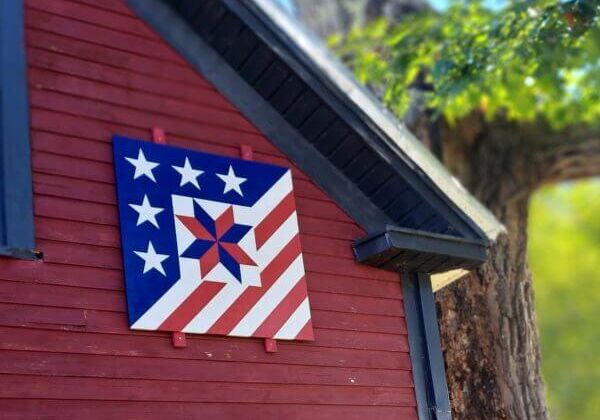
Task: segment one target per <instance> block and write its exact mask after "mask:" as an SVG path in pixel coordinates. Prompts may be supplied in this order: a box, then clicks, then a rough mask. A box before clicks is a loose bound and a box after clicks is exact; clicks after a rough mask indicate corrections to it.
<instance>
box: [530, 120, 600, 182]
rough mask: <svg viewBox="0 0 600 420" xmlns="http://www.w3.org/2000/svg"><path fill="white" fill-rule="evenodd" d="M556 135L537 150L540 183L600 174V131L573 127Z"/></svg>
mask: <svg viewBox="0 0 600 420" xmlns="http://www.w3.org/2000/svg"><path fill="white" fill-rule="evenodd" d="M557 137H558V138H557V139H556V141H553V142H548V143H546V146H545V147H544V149H542V150H540V152H541V153H540V160H539V161H538V162H540V163H541V164H540V168H541V172H540V174H539V181H540V184H549V183H556V182H562V181H571V180H576V179H582V178H590V177H593V176H598V175H600V132H589V133H585V132H582V131H581V130H577V129H574V130H572V131H571V132H569V131H564V132H563V133H562V134H561V135H557Z"/></svg>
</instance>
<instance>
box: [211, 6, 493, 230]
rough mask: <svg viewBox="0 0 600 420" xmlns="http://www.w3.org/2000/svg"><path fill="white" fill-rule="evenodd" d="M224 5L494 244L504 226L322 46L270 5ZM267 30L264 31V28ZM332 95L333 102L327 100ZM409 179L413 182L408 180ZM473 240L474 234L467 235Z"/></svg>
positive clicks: (457, 218)
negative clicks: (324, 90) (318, 86)
mask: <svg viewBox="0 0 600 420" xmlns="http://www.w3.org/2000/svg"><path fill="white" fill-rule="evenodd" d="M223 2H224V3H225V4H226V5H227V6H228V7H229V8H230V9H231V10H232V11H234V12H235V13H236V14H238V16H239V17H240V18H241V19H243V20H244V22H245V23H246V24H247V25H249V26H250V27H252V28H253V30H254V31H256V33H257V35H259V36H260V37H262V38H263V40H264V41H266V42H268V43H269V45H270V46H271V47H272V48H274V50H275V51H276V52H277V53H278V54H280V56H281V58H282V59H284V61H286V63H287V64H288V65H289V66H290V67H291V68H292V69H293V70H294V71H295V72H297V73H298V74H300V75H302V76H304V77H308V79H309V80H312V81H316V82H318V83H319V84H320V85H322V86H323V87H324V88H325V89H327V90H328V92H323V91H321V93H329V95H325V96H323V99H324V100H325V101H326V102H327V103H328V104H329V105H330V106H331V107H332V108H333V109H335V110H336V112H341V113H342V114H343V115H344V116H345V118H348V117H349V115H350V116H353V117H354V118H356V119H358V120H359V123H360V125H361V126H357V125H356V124H352V126H353V128H355V129H357V131H358V132H359V133H360V134H361V135H363V138H364V140H365V141H367V142H368V143H369V145H370V146H371V147H372V149H373V150H374V151H375V152H377V153H378V154H379V155H380V156H381V157H382V158H383V159H384V160H386V161H388V162H390V163H391V164H392V165H393V167H394V168H395V169H396V170H397V171H398V172H399V173H401V174H402V175H405V176H406V175H407V174H405V173H403V172H405V171H406V168H405V167H404V168H403V166H404V165H401V164H400V163H401V162H402V163H403V164H405V165H407V167H408V168H410V169H412V170H413V171H415V172H418V173H419V174H420V175H421V177H420V178H421V182H423V183H424V184H425V185H415V186H414V187H415V189H417V190H418V191H419V192H420V193H421V194H422V195H423V197H424V198H425V199H426V200H427V201H429V202H430V204H431V205H433V206H434V207H437V208H439V207H440V205H443V206H445V207H446V208H447V209H448V210H450V211H449V212H445V213H444V214H445V215H446V216H448V217H449V221H450V222H451V223H453V224H455V225H457V227H461V226H462V227H463V229H462V231H463V233H464V231H465V226H468V228H470V230H471V231H474V232H475V233H476V235H475V236H479V237H482V238H483V237H485V238H487V239H488V240H494V239H495V238H496V236H497V235H498V234H499V233H500V232H503V231H504V227H503V226H502V224H501V223H500V222H499V221H498V220H497V219H496V218H495V217H494V216H493V215H492V214H491V212H490V211H489V210H488V209H486V208H485V207H484V206H483V205H482V204H481V203H480V202H479V201H477V199H475V198H474V197H472V196H471V195H470V194H469V193H468V191H466V189H465V188H464V187H463V186H462V185H460V183H459V181H458V180H456V179H455V178H454V177H453V176H452V175H451V174H450V173H449V172H448V171H447V170H446V169H445V168H444V166H443V165H442V164H441V163H440V162H439V161H438V160H437V159H436V158H435V157H433V155H431V153H430V152H429V150H427V149H426V148H425V147H424V146H423V145H422V144H421V142H419V141H418V140H417V139H416V138H414V136H413V135H412V134H411V133H410V132H409V131H408V130H407V129H406V128H405V127H404V126H403V125H402V124H401V123H400V122H399V121H397V120H396V119H395V118H394V116H392V115H391V114H390V113H389V112H388V111H387V110H386V109H385V108H384V107H383V106H382V105H381V104H380V102H379V101H378V100H377V99H376V98H374V97H373V95H372V94H371V93H370V92H368V91H367V90H366V89H365V88H364V87H362V86H361V85H360V84H358V82H356V79H355V78H354V77H353V76H352V75H351V74H350V73H349V71H348V70H347V68H346V67H345V66H343V65H342V64H341V63H340V62H339V61H338V60H337V59H336V58H335V57H333V56H332V55H331V54H330V53H329V52H328V50H327V49H326V48H324V47H323V45H322V42H320V40H318V39H317V38H316V37H315V36H313V35H312V34H310V33H308V32H307V31H306V30H304V28H303V27H302V26H301V25H300V24H299V23H297V22H295V21H294V20H293V19H292V18H290V17H289V16H287V14H286V12H284V11H283V10H281V8H280V7H278V6H277V5H274V4H272V2H271V1H270V0H252V1H237V0H223ZM261 25H263V26H264V27H265V28H266V29H267V31H264V29H265V28H261V27H260V26H261ZM326 96H329V97H326ZM406 179H410V177H406ZM468 236H471V237H472V236H473V234H471V235H468Z"/></svg>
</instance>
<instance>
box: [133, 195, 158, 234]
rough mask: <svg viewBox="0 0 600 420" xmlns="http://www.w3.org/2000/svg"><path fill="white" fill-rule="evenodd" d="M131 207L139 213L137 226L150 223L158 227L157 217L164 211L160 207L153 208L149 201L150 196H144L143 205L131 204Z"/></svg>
mask: <svg viewBox="0 0 600 420" xmlns="http://www.w3.org/2000/svg"><path fill="white" fill-rule="evenodd" d="M129 207H131V208H132V209H134V210H135V211H137V213H138V219H137V224H136V226H139V225H141V224H142V223H144V222H150V223H152V224H153V225H154V226H156V227H158V222H157V221H156V215H157V214H158V213H160V212H161V211H163V210H164V209H163V208H160V207H152V205H151V204H150V200H148V196H147V195H146V194H144V199H143V200H142V204H130V205H129Z"/></svg>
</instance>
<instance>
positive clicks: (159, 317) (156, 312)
mask: <svg viewBox="0 0 600 420" xmlns="http://www.w3.org/2000/svg"><path fill="white" fill-rule="evenodd" d="M198 286H199V283H198V282H195V281H192V279H187V280H186V279H180V280H178V281H177V282H176V283H175V284H174V285H173V286H171V288H170V289H169V290H167V291H166V293H165V294H164V295H162V296H161V297H160V299H158V300H157V301H156V303H155V304H154V305H152V306H151V307H150V309H148V310H147V311H146V312H145V313H144V315H142V316H141V317H140V318H138V320H137V321H135V323H134V324H133V325H132V326H131V328H133V329H135V330H156V329H157V328H158V327H159V326H160V324H162V323H163V322H164V320H165V319H167V317H168V316H169V315H171V313H173V311H174V310H175V309H176V308H177V307H178V306H179V305H180V304H181V303H182V302H183V301H184V300H185V299H186V298H187V297H188V296H189V295H190V294H191V293H192V292H193V291H194V290H196V288H197V287H198Z"/></svg>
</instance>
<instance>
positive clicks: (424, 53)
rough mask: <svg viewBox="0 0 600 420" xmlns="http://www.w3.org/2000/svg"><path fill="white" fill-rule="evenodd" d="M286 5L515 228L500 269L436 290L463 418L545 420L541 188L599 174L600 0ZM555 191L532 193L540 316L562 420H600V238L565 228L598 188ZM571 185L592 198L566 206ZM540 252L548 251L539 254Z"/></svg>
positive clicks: (494, 262)
mask: <svg viewBox="0 0 600 420" xmlns="http://www.w3.org/2000/svg"><path fill="white" fill-rule="evenodd" d="M279 1H280V3H281V4H283V5H284V6H286V7H287V8H288V9H289V10H292V11H293V13H295V15H296V16H297V17H298V18H299V19H300V20H301V21H303V22H304V23H305V24H306V25H308V26H309V27H311V28H313V30H314V31H315V32H317V33H318V34H319V35H320V36H322V37H324V38H329V41H330V45H331V46H332V47H333V48H334V50H335V51H336V52H337V54H339V55H340V57H341V58H342V59H343V60H344V61H345V62H346V63H347V64H348V65H349V66H350V67H351V68H352V69H353V70H354V72H355V74H356V76H357V77H358V79H359V80H360V81H361V82H363V83H364V84H365V85H366V86H368V87H369V88H370V89H371V90H372V91H373V92H374V93H375V94H376V95H378V96H379V97H380V98H381V100H382V101H383V102H384V103H385V104H386V106H387V107H388V108H389V109H390V110H392V111H393V112H394V113H395V114H396V115H397V116H398V117H399V118H400V119H401V120H403V122H404V123H405V124H406V125H407V126H408V127H409V128H410V129H411V130H412V131H413V133H415V134H416V135H417V137H418V138H419V139H420V140H421V141H423V142H424V143H425V144H426V145H427V146H429V148H430V149H431V150H432V151H433V152H434V153H435V154H436V155H437V156H438V158H440V160H442V162H444V164H445V165H446V166H447V167H448V168H449V169H450V171H451V172H452V173H453V174H454V175H455V176H457V177H458V178H459V179H460V180H461V181H462V183H463V184H464V185H465V186H466V187H467V188H468V189H469V190H470V191H471V192H472V193H473V194H474V195H475V196H476V197H478V198H479V199H480V200H481V201H482V202H483V203H484V204H485V205H487V206H488V207H489V208H490V209H491V210H492V211H493V212H494V214H495V215H496V216H497V217H498V218H499V219H500V220H501V221H502V222H503V223H504V224H505V226H506V227H507V233H506V235H503V236H501V237H500V238H499V240H498V241H497V242H496V243H495V245H494V246H493V247H492V249H491V252H490V254H491V255H490V260H489V262H488V263H486V264H485V265H483V266H482V267H481V268H479V269H478V270H476V271H474V272H473V273H472V274H471V275H470V276H469V278H468V279H463V280H461V281H459V282H456V283H454V284H453V285H451V286H450V287H447V288H446V289H444V290H443V291H441V292H439V293H438V294H437V300H438V303H439V306H440V311H439V320H440V329H441V336H442V345H443V348H444V357H445V361H446V365H447V375H448V384H449V390H450V393H451V401H452V408H453V413H454V415H455V416H456V417H458V418H465V419H495V418H501V419H505V418H510V419H545V418H547V417H548V416H549V414H548V410H547V407H546V401H545V392H544V384H543V381H542V378H541V371H540V350H539V337H538V328H537V320H536V313H535V308H534V301H533V283H532V276H531V273H530V269H529V265H528V256H527V248H528V231H527V227H528V220H529V204H530V199H531V197H532V196H533V194H534V193H535V192H536V191H538V190H539V189H540V188H541V187H543V186H545V185H551V184H557V183H560V182H565V181H572V180H577V179H582V178H588V177H593V176H598V175H600V122H599V117H600V100H599V99H600V22H599V18H598V15H599V13H600V1H599V0H571V1H550V0H529V1H520V0H519V1H517V0H513V1H492V0H488V1H477V0H463V1H458V0H457V1H454V2H450V3H449V4H448V2H447V1H444V0H434V1H433V2H432V3H434V6H435V8H432V7H431V4H429V3H428V2H426V1H424V0H295V1H294V0H279ZM594 185H596V184H594ZM556 191H558V192H555V191H554V190H548V191H544V192H543V194H542V195H541V196H540V197H542V198H539V199H536V201H535V202H534V206H533V208H532V211H533V212H534V215H538V214H540V213H541V214H545V215H546V216H547V218H546V219H543V218H542V219H540V220H539V221H538V220H537V219H536V220H534V221H533V222H532V223H534V225H533V229H534V232H539V230H537V229H539V228H537V226H538V225H537V223H543V222H544V220H545V221H546V222H547V223H548V225H546V226H545V227H544V229H546V230H545V232H544V233H543V235H542V237H541V239H539V238H537V237H536V239H535V240H534V242H532V245H531V248H530V249H531V250H532V258H533V261H534V264H535V265H534V268H536V269H538V270H542V271H539V273H541V274H539V278H540V282H539V283H540V284H544V285H548V287H547V288H546V287H544V288H542V289H540V290H539V294H540V303H539V310H540V311H541V312H543V313H544V315H548V314H550V315H551V317H550V318H542V321H541V324H540V325H541V328H542V332H543V333H545V336H544V337H543V344H545V345H546V347H548V353H551V354H552V356H549V363H550V364H551V366H550V365H549V364H546V365H545V367H546V368H547V369H546V374H547V377H548V378H549V380H552V381H555V380H557V379H555V378H561V379H560V382H561V383H560V385H557V386H558V388H551V393H550V397H551V399H552V401H553V402H554V403H555V405H554V406H553V407H555V408H556V411H557V413H558V414H561V415H564V416H566V418H583V417H580V416H583V415H584V414H583V413H585V412H586V410H587V411H589V412H591V413H592V415H595V416H597V414H596V413H597V412H598V411H597V408H598V407H597V404H598V403H597V401H598V398H597V393H596V394H593V395H592V394H590V393H586V392H589V389H590V388H589V387H590V386H591V389H592V391H594V388H595V387H596V385H595V384H594V385H589V383H590V382H591V380H590V381H589V382H587V385H586V384H585V383H584V382H585V381H586V380H588V379H585V378H590V377H591V378H593V379H594V378H597V376H595V377H594V376H593V374H594V372H595V374H597V369H598V368H597V367H596V366H595V365H594V364H593V361H594V358H593V354H592V352H594V350H595V349H594V344H592V343H593V341H591V342H589V343H583V340H585V338H582V337H588V338H589V339H590V340H591V339H594V338H597V335H596V334H597V333H596V334H594V333H591V332H589V331H586V330H585V326H584V325H586V324H584V323H583V322H578V321H581V320H582V319H583V318H584V316H585V313H586V312H585V311H586V310H587V308H593V307H594V305H593V303H595V302H597V300H594V296H597V294H593V290H594V289H593V285H594V278H595V279H597V278H598V275H597V274H596V273H593V272H590V273H588V274H587V275H588V276H590V275H591V276H592V278H590V277H588V278H585V277H580V276H585V275H586V273H587V272H586V269H589V270H591V269H590V268H589V267H590V265H589V264H594V261H592V262H590V261H588V260H586V258H588V257H584V256H583V254H586V253H588V252H589V250H590V247H592V246H594V244H597V243H598V241H597V240H594V241H592V239H590V238H591V237H590V238H588V239H589V241H587V242H586V240H584V239H583V236H584V235H583V234H581V235H579V234H578V233H576V232H575V230H569V226H570V223H571V222H569V221H568V216H566V214H567V213H566V212H567V210H568V209H570V210H571V211H574V212H577V211H579V210H582V208H581V205H582V204H581V203H585V202H586V201H587V202H588V204H584V205H583V208H585V206H586V205H589V206H591V205H590V204H589V203H590V202H591V200H593V199H595V201H594V202H595V203H597V200H598V190H597V187H590V188H584V187H570V188H569V189H567V190H563V189H559V190H556ZM565 191H566V192H565ZM580 191H581V192H580ZM570 194H574V196H573V197H574V198H573V200H575V203H580V204H572V205H571V206H568V205H567V204H566V203H565V200H568V199H569V198H570V197H571V196H570ZM549 203H550V204H549ZM544 206H549V207H544ZM577 206H579V207H577ZM560 209H562V210H560ZM582 211H583V210H582ZM586 211H587V210H586ZM586 214H587V215H588V217H589V218H590V220H593V219H594V218H596V219H597V218H598V212H595V213H586ZM555 216H556V217H558V216H561V217H562V219H560V218H557V219H556V220H554V219H549V218H551V217H555ZM577 217H578V220H583V215H582V214H580V215H578V216H577ZM593 223H594V222H593V221H589V220H588V223H587V225H586V228H585V229H587V230H589V231H590V232H592V226H593ZM596 223H597V220H596ZM596 226H597V225H596ZM571 228H572V227H571ZM573 229H574V228H573ZM595 232H597V229H596V231H595ZM570 235H572V237H571V236H570ZM592 236H593V235H592ZM595 237H596V238H597V234H596V236H595ZM557 238H558V239H560V240H561V241H562V242H561V243H559V245H554V247H553V246H551V245H550V244H551V243H553V244H554V243H555V242H552V241H553V240H558V239H557ZM557 243H558V242H557ZM540 245H542V246H543V245H546V247H547V249H548V250H549V249H552V253H551V254H549V253H546V254H540V252H541V251H540V248H539V246H540ZM547 252H550V251H547ZM578 252H579V253H578ZM539 255H546V262H542V263H538V262H539V261H543V258H542V259H541V260H540V259H539V258H540V257H538V256H539ZM564 257H566V258H570V261H569V262H568V263H566V262H565V261H564V260H563V258H564ZM596 258H597V257H596ZM595 263H596V266H595V268H596V269H597V268H599V267H598V264H597V260H595ZM557 264H562V265H560V266H557ZM592 266H593V265H592ZM553 267H556V268H553ZM586 267H587V268H586ZM560 273H562V277H560ZM546 276H548V278H546ZM575 276H577V278H574V277H575ZM567 279H568V280H567ZM542 282H543V283H542ZM559 285H560V287H559ZM561 287H562V289H561ZM566 287H572V288H573V290H574V292H573V295H568V292H567V289H566ZM557 290H558V291H557ZM588 291H589V295H588V294H586V292H588ZM590 295H591V296H590ZM577 296H579V297H582V299H583V300H582V301H581V302H579V301H578V297H577ZM585 298H587V300H586V299H585ZM553 299H558V302H560V303H559V304H557V303H553V302H556V300H553ZM561 299H562V300H561ZM596 299H597V298H596ZM586 302H587V303H586ZM590 302H591V303H590ZM590 310H591V309H590ZM588 316H589V315H588ZM591 319H592V320H593V318H591ZM592 322H593V321H592ZM587 325H590V324H587ZM591 325H592V328H594V325H593V323H592V324H591ZM547 331H551V333H550V335H548V333H546V332H547ZM596 342H597V340H596ZM569 352H571V353H569ZM556 354H559V355H560V356H555V355H556ZM580 358H585V359H586V361H583V360H581V359H580ZM559 361H560V363H559ZM586 362H587V363H589V366H588V367H587V368H586V367H585V365H583V366H584V367H583V368H582V367H581V366H582V365H581V363H586ZM576 366H577V367H576ZM579 372H581V375H580V374H579ZM586 372H587V374H589V375H590V376H585V375H586ZM565 378H567V379H565ZM568 384H570V385H568ZM586 390H588V391H586ZM575 395H576V396H575ZM595 409H596V410H595Z"/></svg>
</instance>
